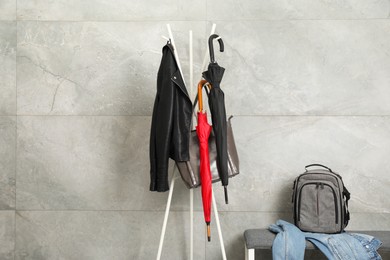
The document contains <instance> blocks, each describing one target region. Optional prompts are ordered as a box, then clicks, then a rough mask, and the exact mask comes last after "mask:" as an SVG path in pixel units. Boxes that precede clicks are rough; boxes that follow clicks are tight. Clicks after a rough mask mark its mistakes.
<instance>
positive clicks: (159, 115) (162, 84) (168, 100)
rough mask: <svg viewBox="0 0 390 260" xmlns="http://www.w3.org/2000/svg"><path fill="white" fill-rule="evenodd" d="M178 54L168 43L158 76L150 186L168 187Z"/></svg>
mask: <svg viewBox="0 0 390 260" xmlns="http://www.w3.org/2000/svg"><path fill="white" fill-rule="evenodd" d="M175 66H176V63H175V60H174V57H173V56H172V55H171V53H170V52H169V49H168V47H164V49H163V58H162V60H161V64H160V68H159V71H158V76H157V95H156V100H155V103H154V108H153V116H152V128H151V138H150V164H151V167H150V177H151V182H150V190H151V191H160V192H162V191H167V190H169V184H168V167H169V148H170V143H171V138H172V120H173V103H174V99H175V88H174V86H173V82H172V81H171V75H172V74H173V73H172V71H174V70H175Z"/></svg>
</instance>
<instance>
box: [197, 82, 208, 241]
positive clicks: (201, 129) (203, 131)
mask: <svg viewBox="0 0 390 260" xmlns="http://www.w3.org/2000/svg"><path fill="white" fill-rule="evenodd" d="M206 82H207V81H205V80H201V81H200V82H199V83H198V106H199V111H198V125H197V127H196V133H197V135H198V139H199V157H200V166H199V167H200V169H199V172H200V182H201V189H202V202H203V213H204V219H205V221H206V225H207V239H208V241H210V240H211V238H210V236H211V235H210V217H211V195H212V194H211V193H212V186H211V179H212V177H211V171H210V157H209V142H208V140H209V136H210V133H211V126H210V125H209V123H208V122H207V114H206V112H203V102H202V87H203V84H205V83H206Z"/></svg>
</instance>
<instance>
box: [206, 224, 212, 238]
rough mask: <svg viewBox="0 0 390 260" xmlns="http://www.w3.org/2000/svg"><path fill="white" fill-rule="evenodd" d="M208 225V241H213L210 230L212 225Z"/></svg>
mask: <svg viewBox="0 0 390 260" xmlns="http://www.w3.org/2000/svg"><path fill="white" fill-rule="evenodd" d="M206 225H207V241H208V242H210V241H211V230H210V223H206Z"/></svg>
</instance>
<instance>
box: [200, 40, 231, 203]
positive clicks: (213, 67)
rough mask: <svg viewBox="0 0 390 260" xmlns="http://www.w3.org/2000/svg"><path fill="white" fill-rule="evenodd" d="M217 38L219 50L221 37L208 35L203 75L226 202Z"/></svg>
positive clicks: (223, 115) (221, 70)
mask: <svg viewBox="0 0 390 260" xmlns="http://www.w3.org/2000/svg"><path fill="white" fill-rule="evenodd" d="M216 38H218V42H219V47H220V51H221V52H223V51H224V45H223V41H222V39H221V38H220V37H219V36H218V35H217V34H213V35H211V36H210V37H209V51H210V64H209V66H208V69H207V71H205V72H203V77H204V78H205V79H206V80H207V81H208V82H209V83H210V84H211V89H210V92H209V107H210V112H211V119H212V122H213V131H214V135H215V144H216V147H217V169H218V173H219V177H220V179H221V182H222V185H223V186H224V191H225V202H226V204H228V195H227V185H228V183H229V179H228V154H227V138H226V135H227V124H226V110H225V94H224V93H223V91H222V90H221V86H220V84H221V81H222V77H223V73H224V72H225V69H224V68H222V67H221V66H219V65H218V63H216V62H215V59H214V47H213V40H214V39H216Z"/></svg>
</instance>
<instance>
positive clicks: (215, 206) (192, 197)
mask: <svg viewBox="0 0 390 260" xmlns="http://www.w3.org/2000/svg"><path fill="white" fill-rule="evenodd" d="M215 28H216V24H213V26H212V28H211V33H210V35H211V34H214V32H215ZM167 29H168V34H169V40H170V42H171V45H172V46H173V54H174V56H175V59H176V63H177V66H178V67H179V71H180V74H181V76H182V78H183V81H184V84H185V80H184V76H183V72H182V69H181V65H180V60H179V56H178V53H177V50H176V45H175V41H174V38H173V34H172V30H171V27H170V25H169V24H167ZM163 38H165V39H166V37H164V36H163ZM189 40H190V52H189V54H190V86H191V87H190V97H191V98H192V94H193V93H192V92H193V85H194V82H193V52H192V51H193V46H192V31H190V32H189ZM207 56H208V45H207V46H206V52H205V55H204V59H203V64H202V71H204V70H205V69H206V61H207ZM177 171H178V169H177V167H176V165H175V166H174V168H173V174H172V179H171V184H170V189H169V194H168V200H167V205H166V208H165V215H164V222H163V226H162V230H161V236H160V243H159V246H158V252H157V260H160V258H161V252H162V247H163V244H164V238H165V232H166V227H167V223H168V216H169V211H170V208H171V202H172V195H173V189H174V187H175V181H176V179H177V178H179V176H176V175H177V174H176V172H177ZM212 204H213V210H214V216H215V222H216V224H217V230H218V237H219V242H220V246H221V253H222V258H223V260H226V251H225V246H224V243H223V237H222V231H221V225H220V222H219V215H218V210H217V203H216V202H215V197H214V193H213V192H212ZM193 257H194V191H193V189H190V252H189V259H190V260H193Z"/></svg>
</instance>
